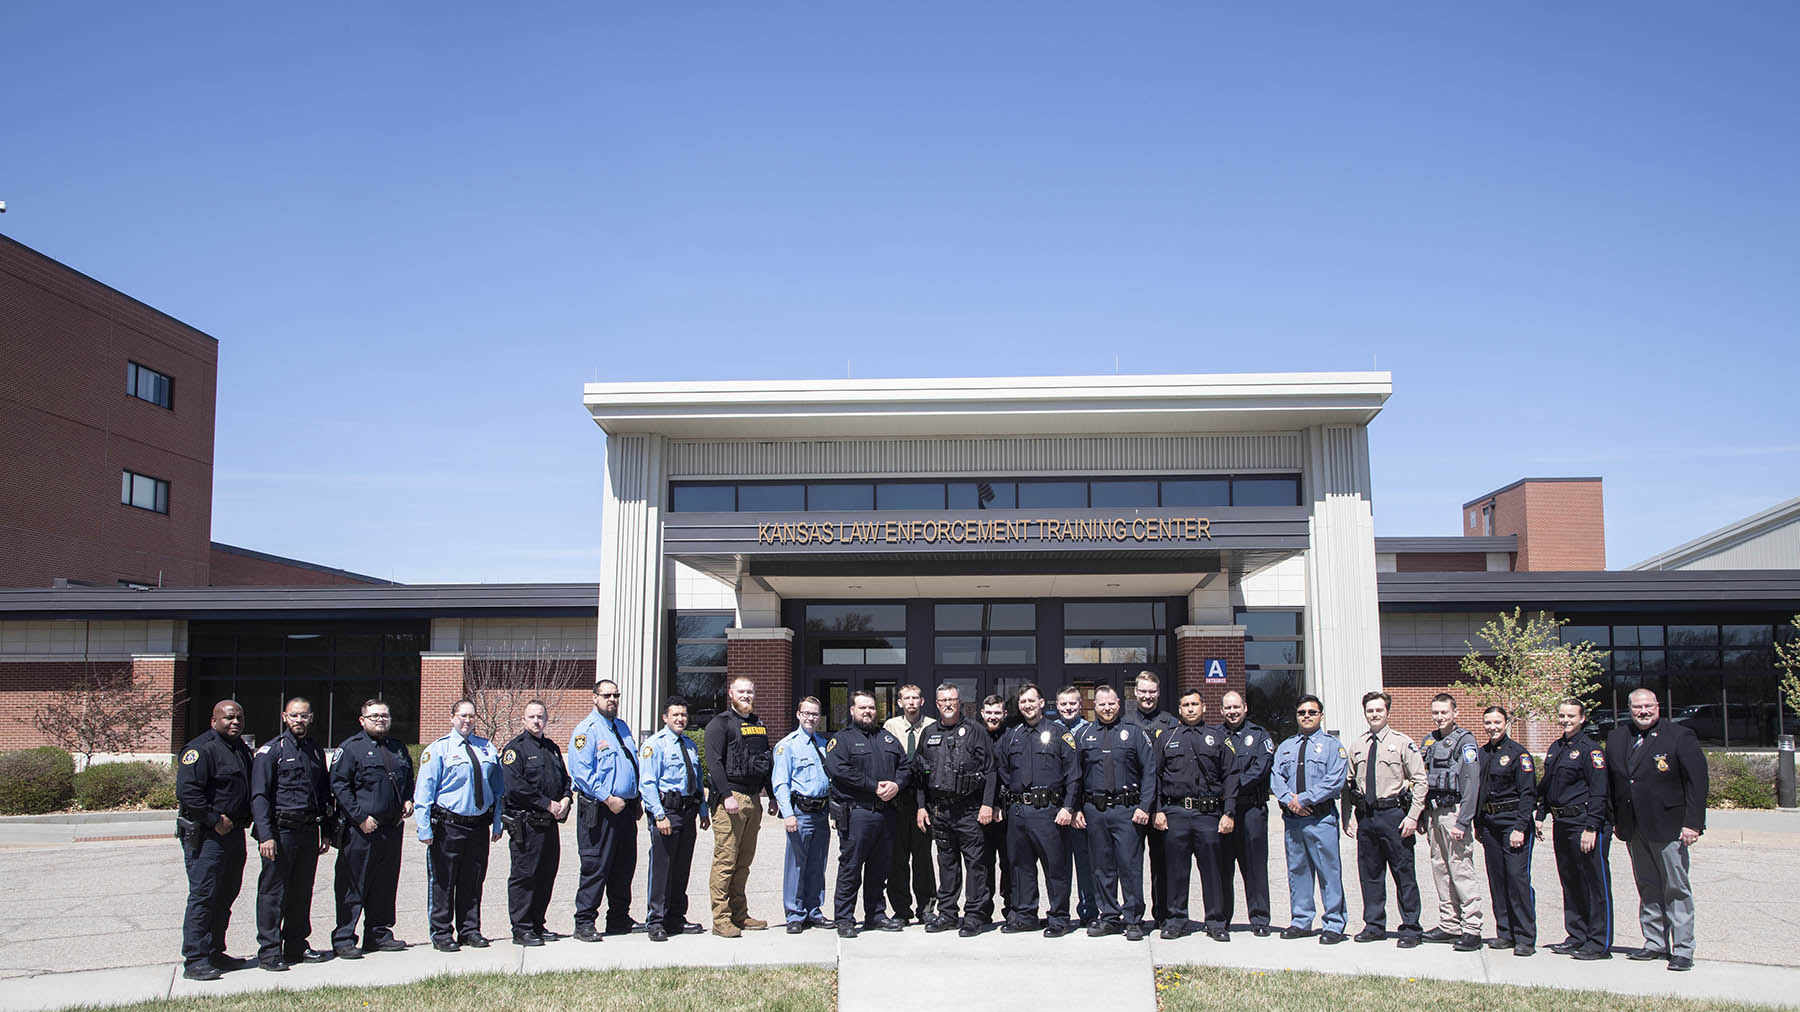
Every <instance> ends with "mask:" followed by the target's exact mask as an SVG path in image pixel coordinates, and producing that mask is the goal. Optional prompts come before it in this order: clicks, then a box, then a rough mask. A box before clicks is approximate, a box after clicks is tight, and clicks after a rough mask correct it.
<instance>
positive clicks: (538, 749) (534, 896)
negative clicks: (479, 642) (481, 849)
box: [500, 699, 575, 946]
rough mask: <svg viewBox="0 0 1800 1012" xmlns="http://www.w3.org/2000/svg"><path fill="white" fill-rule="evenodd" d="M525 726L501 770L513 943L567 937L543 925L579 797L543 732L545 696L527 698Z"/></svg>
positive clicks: (502, 758) (503, 759)
mask: <svg viewBox="0 0 1800 1012" xmlns="http://www.w3.org/2000/svg"><path fill="white" fill-rule="evenodd" d="M519 720H520V723H521V724H523V725H524V728H523V729H522V730H521V731H520V732H519V733H518V734H516V735H514V736H513V739H512V740H511V741H509V742H507V743H506V748H505V750H504V751H502V752H501V753H500V776H501V779H502V780H503V781H504V782H505V784H506V794H505V796H504V797H503V798H502V799H501V803H502V805H503V806H504V811H503V813H502V814H501V816H500V821H501V822H502V823H504V824H505V825H506V834H507V850H508V851H510V852H511V854H512V870H511V873H510V874H509V875H508V876H507V879H506V912H507V915H508V917H509V918H510V919H511V921H512V940H513V944H514V945H527V946H534V945H542V944H544V943H545V942H553V941H556V940H557V939H559V938H562V937H564V936H563V935H562V934H561V933H560V932H556V931H551V930H550V929H549V928H547V927H545V925H544V914H545V913H546V912H547V911H548V910H549V909H550V891H551V889H552V888H554V887H555V885H556V870H557V868H559V867H560V866H561V865H562V825H561V824H562V821H563V820H564V819H566V818H568V815H569V809H570V807H571V806H573V804H574V801H575V799H574V797H573V796H572V795H571V794H570V793H569V771H568V768H567V767H565V766H564V765H563V754H562V749H561V748H559V747H557V744H556V742H554V741H552V740H550V739H549V738H547V737H545V736H544V729H545V728H546V727H547V726H549V723H550V710H549V708H548V707H546V706H545V705H544V701H543V700H541V699H534V700H532V701H530V702H528V703H526V704H525V712H524V713H523V714H522V715H521V716H520V718H519Z"/></svg>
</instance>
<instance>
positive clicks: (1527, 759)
mask: <svg viewBox="0 0 1800 1012" xmlns="http://www.w3.org/2000/svg"><path fill="white" fill-rule="evenodd" d="M1519 768H1520V769H1522V770H1524V771H1525V772H1527V773H1530V772H1531V753H1530V752H1527V753H1525V754H1524V755H1522V756H1520V757H1519Z"/></svg>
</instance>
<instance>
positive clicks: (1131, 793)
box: [1087, 787, 1141, 812]
mask: <svg viewBox="0 0 1800 1012" xmlns="http://www.w3.org/2000/svg"><path fill="white" fill-rule="evenodd" d="M1140 793H1141V792H1140V791H1139V790H1138V789H1137V788H1136V787H1122V788H1120V789H1119V790H1116V791H1089V792H1088V793H1087V803H1088V804H1090V805H1093V806H1094V807H1095V808H1096V809H1098V810H1099V811H1102V812H1104V811H1106V810H1107V809H1108V808H1112V807H1115V806H1125V805H1130V806H1131V807H1133V808H1135V807H1137V799H1138V796H1139V794H1140Z"/></svg>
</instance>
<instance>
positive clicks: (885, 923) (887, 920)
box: [863, 914, 906, 931]
mask: <svg viewBox="0 0 1800 1012" xmlns="http://www.w3.org/2000/svg"><path fill="white" fill-rule="evenodd" d="M863 930H864V931H905V930H906V922H905V921H902V920H897V919H895V918H892V917H889V916H888V915H886V914H876V915H875V916H874V917H865V918H863Z"/></svg>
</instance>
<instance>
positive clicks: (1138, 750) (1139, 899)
mask: <svg viewBox="0 0 1800 1012" xmlns="http://www.w3.org/2000/svg"><path fill="white" fill-rule="evenodd" d="M1094 716H1095V717H1097V718H1099V719H1098V720H1095V721H1092V722H1087V726H1086V727H1083V728H1082V729H1081V732H1080V733H1079V734H1076V735H1075V754H1076V762H1077V766H1078V770H1079V776H1080V778H1081V790H1082V794H1081V810H1080V811H1079V812H1076V813H1075V820H1074V822H1075V829H1076V830H1077V831H1080V830H1086V833H1084V834H1082V835H1081V836H1077V837H1075V844H1076V846H1077V847H1080V846H1082V845H1084V844H1085V845H1086V847H1087V849H1088V850H1089V851H1090V854H1089V857H1090V858H1091V860H1092V863H1093V868H1094V879H1095V883H1094V884H1095V892H1096V897H1095V898H1096V902H1097V909H1096V912H1095V921H1094V923H1093V924H1091V925H1089V926H1088V934H1089V935H1090V936H1093V937H1095V938H1098V937H1100V936H1102V935H1116V934H1118V933H1119V932H1120V931H1123V932H1124V933H1125V937H1126V938H1128V939H1130V940H1131V941H1134V942H1136V941H1141V940H1142V939H1143V937H1144V923H1143V922H1144V831H1145V830H1146V829H1147V828H1148V827H1149V824H1150V814H1151V813H1152V812H1154V811H1156V768H1155V761H1156V760H1155V754H1154V753H1153V752H1152V751H1151V748H1150V735H1149V734H1148V733H1146V732H1145V731H1144V729H1143V728H1141V727H1138V726H1137V725H1135V724H1124V723H1121V722H1120V720H1119V690H1117V689H1115V688H1113V687H1112V686H1110V685H1101V686H1097V687H1096V688H1095V689H1094Z"/></svg>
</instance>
